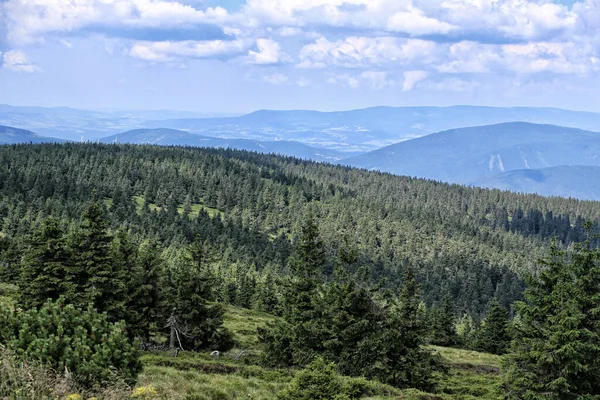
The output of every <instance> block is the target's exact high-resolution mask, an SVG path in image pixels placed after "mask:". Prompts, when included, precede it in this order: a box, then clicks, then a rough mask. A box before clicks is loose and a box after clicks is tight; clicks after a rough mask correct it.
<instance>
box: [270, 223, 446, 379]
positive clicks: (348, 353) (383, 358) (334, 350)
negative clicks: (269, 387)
mask: <svg viewBox="0 0 600 400" xmlns="http://www.w3.org/2000/svg"><path fill="white" fill-rule="evenodd" d="M302 232H303V235H304V236H305V237H302V238H301V239H300V243H301V245H299V246H298V248H297V250H296V260H306V261H304V263H303V266H302V265H301V266H300V267H296V268H295V270H296V271H298V275H297V276H295V277H294V278H292V283H291V284H290V285H289V287H288V288H287V290H286V292H285V295H286V297H285V301H284V305H285V307H286V308H285V310H284V313H283V319H282V320H281V321H278V322H276V323H275V324H273V325H271V326H270V327H269V328H268V329H264V330H263V331H262V336H261V338H262V340H263V342H264V343H265V344H266V351H265V355H266V357H267V360H269V361H271V362H273V363H279V364H283V365H306V364H307V362H309V361H310V360H313V359H315V357H317V356H322V357H324V358H325V359H326V360H328V361H332V362H335V363H336V364H337V368H338V370H339V371H340V373H342V374H344V375H350V376H365V377H367V378H371V379H373V378H375V379H378V380H380V381H381V382H385V383H389V384H391V385H394V386H397V387H418V388H425V389H430V388H432V387H433V386H434V374H435V373H436V372H441V371H443V370H444V368H443V366H442V364H441V362H440V360H439V358H438V357H436V356H434V355H432V354H431V353H430V352H429V351H427V350H425V349H423V348H422V345H423V344H424V338H425V326H424V324H423V319H422V316H421V315H420V313H419V304H420V301H421V300H420V297H419V294H418V285H417V283H416V280H415V277H414V275H413V273H412V271H411V270H408V272H407V274H406V276H405V283H404V286H403V290H402V293H401V296H400V302H399V304H396V302H394V301H393V300H384V299H379V301H376V300H375V299H374V296H376V295H377V290H372V291H371V290H368V289H366V288H364V287H362V286H361V285H360V284H358V282H365V281H367V279H366V276H367V273H366V271H365V270H361V271H359V273H358V275H357V276H354V277H353V276H351V275H350V274H348V273H347V272H346V270H345V265H344V264H348V263H352V262H353V261H355V260H356V258H355V257H354V256H352V254H353V252H352V251H351V249H350V248H345V250H344V251H342V252H340V255H339V263H338V267H337V268H336V270H335V275H334V279H333V280H332V281H331V282H329V283H323V282H322V281H321V282H319V281H317V279H316V278H315V277H316V276H319V275H320V274H322V271H320V269H321V268H322V265H323V264H324V263H323V262H315V261H314V260H319V258H317V257H314V256H307V255H303V254H302V253H303V252H306V253H308V254H311V255H312V254H319V253H320V252H319V250H318V248H319V247H320V246H322V245H321V244H320V240H319V238H318V230H316V229H315V228H314V222H313V220H312V219H311V218H309V219H308V220H307V222H306V225H305V228H304V229H303V230H302ZM315 264H317V265H315ZM319 264H320V266H319Z"/></svg>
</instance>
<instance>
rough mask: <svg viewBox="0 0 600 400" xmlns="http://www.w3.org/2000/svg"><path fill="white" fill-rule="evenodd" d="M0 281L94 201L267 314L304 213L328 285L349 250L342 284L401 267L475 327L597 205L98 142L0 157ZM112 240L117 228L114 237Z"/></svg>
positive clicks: (386, 277)
mask: <svg viewBox="0 0 600 400" xmlns="http://www.w3.org/2000/svg"><path fill="white" fill-rule="evenodd" d="M0 190H1V192H0V215H1V216H2V217H3V224H2V230H1V234H0V236H1V238H0V243H1V246H2V253H1V254H2V263H1V264H0V265H1V271H0V276H1V278H0V279H2V280H8V281H10V280H14V279H16V278H17V277H16V276H15V275H16V274H17V266H18V265H19V263H20V262H21V256H22V252H23V250H24V248H25V243H27V240H26V238H27V237H29V235H30V233H31V232H32V230H33V229H34V228H35V227H37V226H38V225H39V224H40V223H41V221H42V220H43V219H44V218H45V217H47V216H49V215H52V216H55V217H56V218H58V220H59V221H60V225H61V226H62V229H64V230H65V231H67V232H68V231H69V229H71V226H72V225H73V224H74V223H75V222H76V221H78V220H79V218H80V216H81V215H82V214H83V212H84V210H86V209H87V207H88V206H89V203H90V201H91V199H92V197H93V196H94V194H93V193H94V192H95V196H97V197H98V198H99V199H101V201H102V202H103V204H104V205H105V207H106V210H107V214H106V218H108V227H109V230H110V231H111V232H117V231H118V230H119V229H121V228H123V229H124V230H125V231H127V232H129V234H130V235H131V236H132V238H133V239H134V240H135V241H137V242H138V243H141V242H142V241H144V240H146V239H156V240H157V243H158V246H159V248H160V249H162V250H161V251H163V252H166V253H169V252H171V253H170V254H175V253H173V252H176V251H178V249H182V248H184V247H186V246H188V245H189V244H190V243H193V242H198V241H199V242H200V243H203V245H204V246H205V247H206V248H207V249H208V250H207V251H208V252H209V253H210V254H211V257H212V263H211V265H213V268H214V271H213V272H214V274H215V275H216V278H217V279H216V280H215V281H216V282H217V283H216V284H217V300H220V301H224V302H229V303H231V304H234V305H238V306H243V307H258V308H261V309H263V310H267V311H272V309H273V308H274V307H276V305H273V304H276V303H277V301H278V294H277V285H276V281H277V279H278V277H280V276H283V275H286V274H288V272H289V265H290V264H289V260H290V256H291V255H292V253H293V246H294V243H295V242H296V241H297V238H298V234H299V231H300V227H301V226H302V224H303V222H304V220H305V219H306V215H307V214H308V213H312V214H314V215H315V220H316V222H317V225H318V228H319V231H320V236H321V238H322V240H323V242H324V245H325V249H326V257H325V270H326V271H329V273H331V274H332V273H333V271H334V269H335V259H336V255H337V254H338V249H339V248H340V247H341V244H342V243H346V242H349V243H351V244H352V247H353V248H355V249H356V251H357V255H358V258H357V259H356V260H355V261H354V262H353V263H352V265H351V266H350V268H351V269H353V270H354V271H353V272H355V271H356V270H357V269H358V268H359V267H362V266H364V267H367V270H368V273H367V274H366V279H367V280H368V281H369V282H371V283H374V284H375V283H380V282H383V283H382V284H383V285H384V287H385V288H388V289H390V290H391V291H392V292H397V290H398V288H399V286H400V284H401V282H402V280H403V278H402V277H403V275H404V273H405V272H406V269H407V268H408V267H411V268H413V269H414V270H415V273H416V275H417V280H418V281H419V282H420V283H421V284H422V291H423V298H424V300H425V303H426V305H427V306H428V307H431V306H434V307H436V306H442V303H443V301H442V300H443V299H444V298H447V299H450V300H451V303H452V306H453V307H454V311H455V315H460V314H462V313H467V312H468V313H470V314H472V315H475V316H481V315H483V313H484V312H485V311H486V310H487V307H488V304H489V303H490V300H491V299H492V298H493V297H496V298H497V299H498V300H499V301H500V303H501V304H502V305H504V306H505V307H507V308H508V307H510V305H511V304H512V303H513V301H514V300H515V299H518V298H520V296H521V292H522V290H523V287H524V286H523V283H522V282H521V280H520V278H519V274H520V273H521V272H522V271H525V270H528V269H530V268H532V267H533V265H534V263H535V261H536V259H537V258H538V256H540V255H542V254H543V252H544V251H545V249H546V248H547V246H548V243H549V242H550V240H551V239H552V238H554V237H556V238H558V240H559V242H560V243H561V244H562V245H568V244H570V243H572V242H577V241H581V240H583V239H584V238H585V229H584V227H583V225H584V221H586V220H592V221H598V220H600V204H598V203H594V202H583V201H576V200H567V199H558V198H543V197H539V196H532V195H528V196H524V195H517V194H512V193H508V192H500V191H497V190H484V189H476V188H465V187H462V186H457V185H447V184H442V183H437V182H431V181H425V180H419V179H411V178H406V177H397V176H392V175H388V174H381V173H375V172H367V171H364V170H358V169H350V168H345V167H340V166H331V165H326V164H318V163H313V162H305V161H300V160H297V159H292V158H282V157H278V156H271V155H259V154H254V153H247V152H239V151H231V150H210V149H192V148H161V147H153V146H132V145H100V144H64V145H58V144H47V145H36V146H28V145H13V146H6V147H1V148H0ZM123 229H121V230H123Z"/></svg>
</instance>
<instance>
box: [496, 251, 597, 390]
mask: <svg viewBox="0 0 600 400" xmlns="http://www.w3.org/2000/svg"><path fill="white" fill-rule="evenodd" d="M540 264H541V269H540V272H539V274H538V275H537V276H531V277H529V279H528V283H529V287H528V289H527V290H526V291H525V298H526V299H527V302H519V303H517V304H516V310H517V312H518V317H519V318H518V320H517V321H515V324H514V332H515V338H514V340H513V342H512V347H511V353H510V355H509V356H508V358H507V360H506V366H505V376H504V385H503V390H504V397H505V398H507V399H522V398H527V399H569V398H578V399H584V398H586V399H593V398H597V396H598V393H600V380H599V379H598V377H599V376H600V364H599V363H598V360H599V359H600V329H598V327H599V326H600V252H599V251H598V250H597V249H596V250H592V249H591V248H590V247H589V244H588V243H585V244H582V245H577V246H575V248H574V250H573V252H569V253H567V252H564V251H560V250H558V249H557V248H555V247H553V248H552V249H551V251H550V253H549V255H548V256H547V257H546V258H544V259H542V260H541V262H540Z"/></svg>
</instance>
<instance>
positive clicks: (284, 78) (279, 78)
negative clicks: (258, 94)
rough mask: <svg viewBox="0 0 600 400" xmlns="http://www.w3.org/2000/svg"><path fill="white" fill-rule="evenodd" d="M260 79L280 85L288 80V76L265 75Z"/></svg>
mask: <svg viewBox="0 0 600 400" xmlns="http://www.w3.org/2000/svg"><path fill="white" fill-rule="evenodd" d="M262 79H263V81H265V82H267V83H270V84H271V85H281V84H284V83H285V82H287V81H288V77H287V76H285V75H283V74H274V75H265V76H263V78H262Z"/></svg>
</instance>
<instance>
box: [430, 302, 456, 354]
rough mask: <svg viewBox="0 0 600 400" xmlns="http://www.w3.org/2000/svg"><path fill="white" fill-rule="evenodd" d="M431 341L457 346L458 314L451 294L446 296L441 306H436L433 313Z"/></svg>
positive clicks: (437, 343) (440, 344) (441, 344)
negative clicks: (455, 311)
mask: <svg viewBox="0 0 600 400" xmlns="http://www.w3.org/2000/svg"><path fill="white" fill-rule="evenodd" d="M430 318H431V320H430V323H431V329H432V338H431V343H432V344H435V345H438V346H448V347H451V346H456V344H458V339H459V338H458V333H457V332H456V315H455V313H454V306H453V305H452V301H451V300H450V296H449V295H446V296H444V300H443V301H442V304H441V305H440V306H437V307H435V308H434V309H433V310H432V313H431V317H430Z"/></svg>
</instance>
